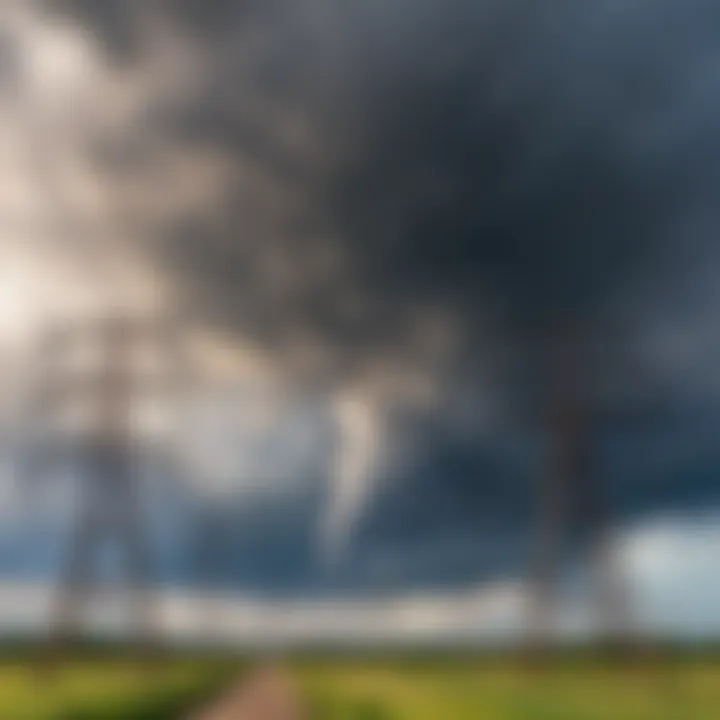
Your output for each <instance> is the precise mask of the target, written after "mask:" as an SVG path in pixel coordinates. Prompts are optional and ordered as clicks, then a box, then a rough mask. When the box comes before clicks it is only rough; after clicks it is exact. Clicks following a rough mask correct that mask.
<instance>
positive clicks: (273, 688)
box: [188, 666, 308, 720]
mask: <svg viewBox="0 0 720 720" xmlns="http://www.w3.org/2000/svg"><path fill="white" fill-rule="evenodd" d="M188 720H308V715H307V713H306V712H305V710H304V708H303V702H302V699H301V695H300V692H299V690H298V688H297V686H296V685H295V683H294V681H293V679H292V677H291V676H290V675H289V673H288V672H287V671H285V670H283V669H282V668H280V667H277V666H271V667H263V668H261V669H259V670H256V671H255V672H253V673H252V674H251V675H249V676H248V677H247V678H245V679H244V680H242V681H241V682H239V683H238V684H237V685H236V686H235V687H232V688H230V689H229V690H228V691H227V692H226V693H225V694H224V695H222V696H221V697H220V698H218V699H217V700H216V701H215V702H214V703H212V704H211V705H210V707H208V708H205V709H204V710H202V711H200V712H199V713H195V714H194V715H192V716H191V717H190V718H188Z"/></svg>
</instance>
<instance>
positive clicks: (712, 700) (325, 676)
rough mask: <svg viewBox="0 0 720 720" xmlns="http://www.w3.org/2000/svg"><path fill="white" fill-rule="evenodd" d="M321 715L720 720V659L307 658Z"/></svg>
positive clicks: (308, 684)
mask: <svg viewBox="0 0 720 720" xmlns="http://www.w3.org/2000/svg"><path fill="white" fill-rule="evenodd" d="M298 674H299V677H300V678H301V680H302V683H303V686H304V687H305V689H306V692H307V694H308V697H310V698H311V700H312V704H313V708H314V713H315V714H314V717H315V718H316V719H317V720H715V719H716V718H720V662H718V661H715V660H713V659H707V658H706V659H703V660H683V661H676V662H673V663H664V664H662V665H655V664H654V665H652V666H648V665H644V666H643V665H637V666H627V665H621V664H608V663H600V662H597V661H588V660H585V661H568V662H564V663H555V664H553V665H552V666H550V667H547V668H545V669H543V670H541V671H530V670H528V669H527V668H525V669H523V668H521V667H520V666H518V665H514V664H512V663H509V662H503V661H477V662H468V661H465V662H462V661H452V660H451V661H446V662H425V663H417V662H416V663H412V662H405V663H403V662H382V661H378V662H370V661H368V662H364V663H362V662H350V661H346V660H343V661H340V662H335V663H330V662H310V663H304V664H303V665H301V666H300V668H299V670H298Z"/></svg>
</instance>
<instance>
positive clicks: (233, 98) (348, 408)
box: [0, 0, 720, 622]
mask: <svg viewBox="0 0 720 720" xmlns="http://www.w3.org/2000/svg"><path fill="white" fill-rule="evenodd" d="M719 23H720V11H718V9H717V8H716V7H715V5H714V3H712V2H710V1H709V0H661V1H660V2H657V0H655V1H653V2H650V1H649V0H633V2H627V0H624V1H623V2H620V0H602V1H601V0H576V2H573V3H565V2H548V3H542V4H541V3H537V2H530V0H483V1H482V2H476V1H472V2H471V1H470V0H443V1H441V0H421V1H420V2H418V0H413V2H409V0H384V1H383V2H379V1H375V0H371V1H370V2H367V1H366V2H362V3H361V2H340V1H339V0H292V1H291V0H270V1H269V2H268V1H267V0H266V1H265V2H255V1H254V0H244V1H242V2H231V1H230V0H205V1H204V2H200V1H199V0H198V1H194V0H102V1H100V2H98V1H97V0H95V1H92V2H91V1H88V0H54V1H53V2H41V1H40V0H24V1H21V0H5V2H4V3H2V6H0V103H2V107H3V113H2V116H1V117H0V157H1V158H2V163H0V362H1V363H2V366H3V369H4V372H3V373H2V375H3V380H2V384H3V402H2V404H1V406H0V411H1V415H2V418H1V419H2V429H3V439H2V444H3V448H4V450H3V454H4V457H5V462H4V465H3V467H4V469H3V471H2V474H1V475H0V482H1V483H2V488H3V489H2V498H3V503H2V504H3V508H4V509H3V511H2V515H3V517H4V518H5V519H4V520H3V525H2V530H1V531H0V536H1V539H2V543H0V544H2V545H3V547H4V548H5V549H4V550H3V552H2V553H1V554H0V571H2V573H3V574H4V575H6V576H7V577H9V578H15V577H18V576H22V577H25V576H28V575H29V576H31V577H47V576H49V575H51V574H52V573H53V571H54V568H56V567H57V564H58V562H59V559H58V558H59V556H58V552H59V551H58V549H57V548H58V547H59V546H61V545H62V543H61V542H60V541H59V538H62V537H64V536H66V534H67V526H68V524H69V522H70V521H69V517H70V513H71V511H72V509H73V507H74V505H75V504H77V503H76V501H75V500H73V499H72V498H73V495H72V493H73V487H74V484H73V483H74V482H76V481H77V479H76V478H74V477H73V471H72V468H71V467H64V466H63V467H62V468H60V467H56V468H55V471H54V472H53V473H51V474H50V475H51V476H50V477H46V478H44V479H43V480H42V482H41V483H40V486H39V488H38V487H35V484H33V487H32V488H30V490H28V489H27V485H28V483H26V482H24V480H23V479H22V473H21V472H20V471H19V470H18V468H19V467H20V466H21V465H22V462H21V457H22V455H23V452H24V449H25V448H26V447H27V446H29V445H31V444H32V443H31V439H32V438H33V437H34V435H35V434H37V431H38V426H39V425H41V424H42V423H39V421H37V420H36V419H35V420H33V419H29V420H28V419H25V418H24V416H23V414H22V412H20V410H19V409H20V408H22V407H23V405H24V404H25V405H26V404H27V397H28V393H30V392H31V388H32V385H33V372H34V371H35V370H36V369H35V368H34V366H33V362H32V359H33V358H34V357H35V353H34V348H36V343H37V341H38V338H39V337H40V336H41V334H42V330H43V328H44V327H46V326H47V324H48V323H50V322H59V321H62V322H80V321H81V320H82V319H83V318H84V319H87V318H89V317H93V316H96V315H98V314H100V315H102V314H103V313H106V312H117V311H118V308H122V309H123V310H122V311H123V312H126V313H132V314H135V315H138V316H145V315H147V316H152V315H157V314H165V315H169V316H172V317H173V318H179V319H181V321H182V327H183V341H184V343H185V344H186V345H187V348H188V350H187V357H188V358H189V360H188V362H189V364H191V365H192V367H193V380H192V382H190V381H188V383H187V385H188V387H189V386H190V385H191V386H192V387H191V392H190V393H189V394H190V395H191V401H190V403H189V404H188V408H189V409H188V408H186V410H185V411H184V412H183V414H182V422H181V423H176V425H181V426H182V427H181V428H180V430H177V428H176V432H177V433H179V436H180V438H181V441H180V442H179V443H178V442H176V443H175V445H173V452H172V453H170V452H165V453H163V452H160V451H158V452H156V453H155V454H154V455H152V456H148V457H147V458H146V459H145V465H144V468H145V469H144V471H143V473H144V474H143V477H145V478H146V482H147V500H146V502H145V510H146V511H147V514H148V515H149V517H150V525H151V527H152V531H153V533H154V537H155V538H156V540H157V545H158V547H159V550H158V554H159V556H160V557H159V559H158V563H157V564H158V571H157V572H158V578H159V579H160V581H161V582H162V583H163V584H165V585H168V586H172V587H186V588H187V587H192V588H195V589H197V588H198V587H201V588H202V587H205V588H208V587H212V588H228V587H230V588H233V589H234V590H238V591H241V590H245V591H247V592H253V593H263V594H265V595H269V596H272V597H276V598H281V599H283V600H287V599H288V598H293V597H298V596H300V597H306V596H313V597H318V596H325V595H326V594H330V595H332V596H333V597H334V596H336V595H338V594H343V595H349V596H350V597H355V596H358V595H361V596H363V597H366V596H368V595H370V596H375V595H382V594H384V593H386V592H393V593H400V594H405V593H412V592H438V591H440V592H444V593H452V592H461V591H462V590H463V589H464V588H467V587H476V586H477V585H478V584H480V583H483V582H500V581H502V582H515V581H516V580H517V579H518V578H520V577H522V576H523V574H524V573H525V571H526V570H527V566H528V563H529V559H528V558H529V556H530V555H531V550H532V546H533V538H534V535H533V533H534V532H536V527H535V526H536V520H537V513H538V507H539V502H538V483H539V482H541V480H540V479H539V478H540V477H541V476H542V474H543V472H546V471H543V470H542V468H543V467H545V464H547V462H548V459H547V450H548V445H549V444H551V442H552V439H551V437H550V436H551V434H552V427H553V426H552V423H551V422H550V421H549V420H548V407H547V406H548V404H550V405H551V404H552V398H553V397H554V395H553V393H554V392H557V390H556V389H555V388H556V385H555V383H556V382H557V379H556V377H555V375H556V374H557V373H555V374H553V372H548V359H547V358H548V345H549V344H550V343H551V339H552V338H553V337H555V333H556V332H557V329H558V328H572V332H571V333H570V336H571V337H572V338H574V340H573V343H574V351H576V352H577V353H578V354H579V355H582V356H583V358H584V360H583V363H582V364H583V368H584V373H583V381H582V389H581V393H580V394H581V395H582V401H583V403H584V406H585V407H586V408H587V409H588V414H589V416H590V417H592V437H593V440H592V442H593V468H594V473H595V474H596V475H597V477H599V478H600V480H599V487H600V488H601V490H602V494H603V497H604V498H605V502H606V503H607V504H608V506H609V508H611V509H610V511H609V512H610V515H611V524H612V527H613V528H615V529H616V532H617V533H622V532H630V529H634V528H636V527H638V524H639V523H645V522H651V521H653V519H655V518H661V519H663V522H664V523H665V525H663V527H664V528H665V530H664V532H665V533H666V534H667V535H668V537H670V538H671V540H672V542H677V543H680V545H682V543H683V542H691V541H692V540H691V539H692V538H696V537H697V536H698V534H699V537H700V538H701V539H700V540H699V541H698V542H699V543H700V545H702V538H703V537H704V535H703V532H702V530H701V528H703V527H705V525H704V524H703V523H708V522H709V524H710V525H712V522H710V521H706V520H704V521H702V522H701V521H700V520H697V521H693V522H691V521H689V520H688V518H693V517H695V516H696V515H697V514H698V513H699V512H700V511H703V512H708V511H711V510H712V509H713V508H714V507H715V506H717V505H718V499H719V498H718V493H717V481H716V473H717V471H718V469H720V453H718V450H717V442H716V439H715V433H716V428H717V427H718V424H719V422H720V404H719V403H718V401H719V400H720V397H719V395H718V393H719V391H720V374H718V370H717V368H718V367H720V364H719V363H718V360H720V336H718V332H717V327H718V323H717V321H718V319H720V294H719V293H718V290H717V287H718V283H717V281H716V272H717V270H718V268H719V267H720V266H719V264H718V260H719V258H718V253H719V252H720V248H719V247H718V246H717V241H716V238H715V235H716V229H717V226H718V217H717V212H718V210H717V208H718V207H719V206H720V205H719V204H718V202H717V200H718V195H719V194H720V178H718V176H717V170H716V168H717V167H718V163H717V159H718V158H717V154H718V151H719V150H720V143H718V135H717V132H718V131H717V128H718V127H720V124H719V123H718V120H720V118H719V117H718V115H720V104H718V101H717V98H718V92H717V90H718V88H717V84H718V82H720V80H719V79H718V78H720V74H719V73H718V72H717V69H718V68H717V66H718V64H719V63H720V50H718V44H717V29H718V27H720V25H719ZM176 359H177V358H176ZM568 383H570V381H569V380H568ZM159 405H160V403H158V402H153V401H150V402H149V403H146V406H144V407H143V408H141V409H140V410H139V415H138V416H139V417H140V418H141V419H142V421H143V423H144V422H145V421H147V424H148V428H150V426H152V425H153V421H154V419H155V420H156V419H157V417H156V416H158V415H160V416H162V409H161V408H160V407H159ZM165 414H166V415H167V410H166V411H165ZM178 418H179V416H178V415H177V414H176V416H175V417H174V418H173V419H174V420H178ZM165 420H167V417H166V418H165ZM162 425H163V421H162V418H161V420H160V426H162ZM143 428H145V425H144V424H143ZM139 432H140V431H139ZM142 432H146V430H145V429H143V430H142ZM147 432H148V433H149V434H150V435H152V433H153V432H158V431H157V428H155V429H147ZM161 432H162V431H161ZM164 432H167V427H165V430H164ZM170 455H172V456H173V462H172V463H171V462H170V461H168V459H167V457H168V456H170ZM179 468H181V471H180V470H179ZM28 493H29V494H30V497H29V498H28V497H27V495H28ZM667 518H671V519H672V518H677V519H675V520H667ZM581 525H582V523H581ZM668 525H669V526H670V527H667V526H668ZM699 528H700V529H699ZM582 529H583V528H582V527H581V528H580V530H582ZM633 537H636V536H635V535H634V534H633ZM584 540H585V538H583V537H582V532H580V533H578V537H576V538H573V540H572V542H571V543H570V549H569V554H568V556H567V558H566V562H567V565H568V572H569V573H570V572H571V569H572V566H573V563H575V562H577V561H578V558H582V557H583V554H584V553H587V546H586V543H585V542H584ZM637 542H640V541H639V540H637ZM693 547H695V546H693ZM213 548H216V550H214V551H213ZM217 548H220V550H217ZM672 554H673V552H672V551H668V552H667V555H668V556H670V555H672ZM207 556H210V557H216V558H219V560H218V562H216V563H210V562H202V561H200V560H198V558H199V557H207ZM700 557H703V555H702V553H701V552H700ZM667 564H668V569H667V573H668V577H675V575H674V574H673V573H674V572H675V571H674V570H673V569H672V568H671V567H670V566H671V565H672V563H671V558H668V560H667ZM699 568H701V569H706V571H707V572H706V573H705V574H703V573H700V572H699V573H698V575H703V577H705V575H706V576H707V578H706V579H701V578H700V577H698V579H697V580H696V581H695V580H694V581H693V582H697V583H699V584H698V587H700V586H701V583H703V582H708V583H710V582H712V569H711V567H710V563H709V562H708V563H707V566H706V565H705V563H704V562H703V561H702V560H701V561H699ZM638 577H639V575H638ZM677 583H678V585H685V586H686V585H687V584H686V583H684V582H683V581H681V580H677ZM669 586H672V582H670V583H669V585H668V587H669ZM668 592H669V591H668ZM668 602H672V601H668ZM678 602H679V601H678ZM680 604H682V603H680ZM688 608H689V606H688ZM686 615H687V617H688V621H690V620H691V619H692V618H691V616H694V617H697V613H693V612H691V611H690V610H688V611H687V613H686ZM708 622H710V620H708Z"/></svg>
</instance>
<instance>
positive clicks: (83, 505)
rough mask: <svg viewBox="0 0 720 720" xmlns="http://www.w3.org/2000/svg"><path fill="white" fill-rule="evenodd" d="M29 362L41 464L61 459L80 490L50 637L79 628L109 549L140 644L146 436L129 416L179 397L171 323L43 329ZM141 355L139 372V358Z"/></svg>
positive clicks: (150, 611) (109, 321)
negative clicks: (41, 430)
mask: <svg viewBox="0 0 720 720" xmlns="http://www.w3.org/2000/svg"><path fill="white" fill-rule="evenodd" d="M39 355H40V357H39V360H40V367H39V377H38V378H37V388H36V390H37V392H36V409H37V410H38V411H39V412H40V418H41V419H42V421H43V422H44V423H45V424H46V425H48V426H49V428H50V430H49V435H50V437H49V438H47V439H46V444H47V447H46V450H47V451H48V454H49V461H50V466H51V467H52V466H53V465H55V464H56V461H57V460H58V459H59V455H58V451H62V452H65V453H69V455H70V457H71V458H72V461H73V466H74V467H75V468H77V475H78V479H79V480H80V482H81V483H82V485H81V487H82V491H81V492H80V493H78V497H77V500H76V507H75V509H76V517H75V520H74V525H73V528H72V537H71V538H70V542H69V547H68V552H67V556H66V558H65V561H64V563H63V567H62V569H61V572H60V579H59V587H58V588H57V595H56V597H55V600H54V603H53V605H52V610H51V612H52V618H51V623H52V627H51V632H52V637H53V639H55V640H60V641H68V640H70V639H72V638H74V637H75V636H77V635H78V634H79V633H80V632H81V631H82V626H83V618H84V615H85V611H86V609H87V606H88V603H89V601H90V599H91V597H92V596H94V595H95V593H96V592H97V591H98V590H99V589H100V586H101V585H102V578H101V572H100V570H101V567H100V559H101V557H100V551H101V549H102V548H103V547H104V545H105V543H109V542H114V543H115V546H116V549H118V550H119V551H120V556H121V570H122V572H121V578H120V580H121V585H120V587H121V589H120V594H121V595H120V596H119V597H120V599H122V600H123V601H127V603H128V605H127V609H128V610H129V611H130V612H129V619H130V624H131V626H132V634H133V636H134V639H135V640H137V641H139V642H140V643H142V644H146V643H149V642H150V641H152V639H153V638H154V636H155V631H156V629H157V628H156V617H155V608H154V607H153V603H152V600H151V599H150V593H149V592H148V591H149V589H150V587H151V584H152V575H153V568H152V561H151V548H150V540H149V536H148V528H147V527H146V524H145V522H144V520H143V502H142V499H141V474H140V471H139V467H140V458H141V456H142V455H143V452H144V451H145V450H146V449H147V448H146V447H145V445H146V442H147V437H145V436H144V435H143V432H142V430H141V428H140V426H139V423H138V418H139V414H140V412H141V411H140V410H139V408H141V407H142V405H143V403H148V404H152V403H153V402H154V403H155V404H165V405H167V403H168V402H169V403H171V404H173V403H175V402H176V401H177V399H178V398H179V397H180V395H179V392H180V389H181V387H182V377H183V375H182V372H181V370H182V368H183V367H184V364H183V362H182V359H183V358H184V353H183V343H182V336H181V333H180V330H179V326H178V325H177V324H176V323H174V322H172V321H170V320H167V319H157V318H138V317H134V316H131V315H128V314H124V313H117V314H113V315H108V316H104V317H101V318H97V319H92V320H88V321H79V322H65V323H57V324H54V325H53V326H51V327H49V328H48V329H47V330H46V331H45V333H44V337H43V339H42V342H41V347H40V349H39ZM149 357H151V358H153V361H154V362H153V364H152V365H151V366H149V367H148V365H147V363H145V365H143V359H147V358H149ZM78 358H79V359H78ZM73 409H74V410H75V411H77V410H78V409H81V413H80V415H79V416H80V417H81V422H79V423H76V424H75V425H73V423H72V422H71V421H70V420H68V416H69V417H70V418H71V419H72V417H73V415H72V411H73ZM76 414H77V412H76Z"/></svg>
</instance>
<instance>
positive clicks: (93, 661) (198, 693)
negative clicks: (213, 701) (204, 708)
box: [0, 657, 237, 720]
mask: <svg viewBox="0 0 720 720" xmlns="http://www.w3.org/2000/svg"><path fill="white" fill-rule="evenodd" d="M236 672H237V666H236V665H232V666H231V664H230V663H228V662H224V663H223V662H216V661H205V660H169V661H162V662H159V661H154V660H153V661H145V662H138V661H136V660H129V659H119V658H108V657H83V658H78V659H75V660H66V661H63V662H61V663H58V664H57V666H55V665H53V666H52V667H46V666H45V665H44V664H43V663H39V662H36V661H34V660H31V659H28V658H26V657H22V658H19V659H15V660H13V659H11V658H8V657H5V658H2V659H0V719H1V720H178V718H182V717H183V716H184V715H185V713H186V712H187V711H188V709H190V708H192V707H195V706H197V705H198V704H200V703H203V702H204V701H205V700H206V699H207V698H208V697H209V696H211V695H214V694H215V693H216V692H218V691H219V690H220V688H222V687H224V686H225V685H226V684H227V683H228V682H229V680H230V678H231V677H234V676H235V674H236Z"/></svg>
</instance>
